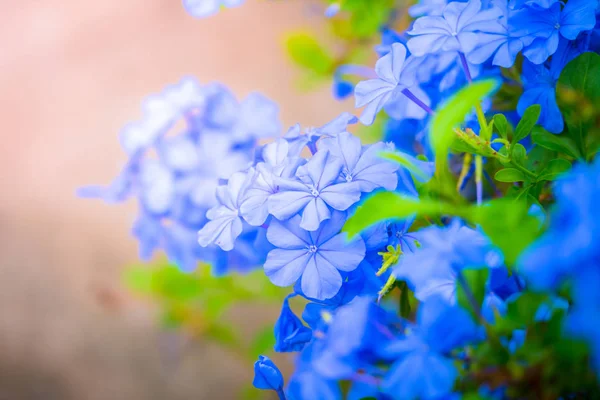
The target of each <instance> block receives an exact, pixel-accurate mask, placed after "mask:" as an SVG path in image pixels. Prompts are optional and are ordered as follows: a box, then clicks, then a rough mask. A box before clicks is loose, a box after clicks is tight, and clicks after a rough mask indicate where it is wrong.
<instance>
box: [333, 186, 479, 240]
mask: <svg viewBox="0 0 600 400" xmlns="http://www.w3.org/2000/svg"><path fill="white" fill-rule="evenodd" d="M469 213H470V210H469V209H468V208H466V207H460V206H454V205H451V204H447V203H441V202H437V201H431V200H418V199H414V198H412V197H407V196H404V195H401V194H399V193H394V192H378V193H376V194H374V195H372V196H371V197H369V198H368V199H367V200H366V201H365V202H364V203H363V204H362V206H360V207H358V209H357V210H356V212H355V213H354V215H352V216H351V217H350V218H349V219H348V221H346V224H345V225H344V228H343V231H344V232H346V233H348V235H349V236H350V237H354V236H356V235H357V234H359V233H360V232H361V231H363V230H364V229H366V228H368V227H370V226H371V225H374V224H376V223H377V222H380V221H383V220H386V219H395V218H406V217H408V216H411V215H413V214H420V215H422V214H426V215H428V216H440V215H444V214H451V215H459V216H461V215H468V214H469Z"/></svg>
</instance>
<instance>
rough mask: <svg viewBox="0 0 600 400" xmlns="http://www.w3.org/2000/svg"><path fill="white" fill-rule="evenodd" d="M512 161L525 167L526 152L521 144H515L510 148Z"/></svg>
mask: <svg viewBox="0 0 600 400" xmlns="http://www.w3.org/2000/svg"><path fill="white" fill-rule="evenodd" d="M511 151H512V160H513V161H514V162H516V163H517V164H519V165H523V166H524V165H526V162H527V150H525V146H523V145H522V144H521V143H517V144H515V145H513V146H511Z"/></svg>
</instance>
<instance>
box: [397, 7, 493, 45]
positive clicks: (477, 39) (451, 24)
mask: <svg viewBox="0 0 600 400" xmlns="http://www.w3.org/2000/svg"><path fill="white" fill-rule="evenodd" d="M501 15H502V12H501V10H499V9H498V8H491V9H488V10H481V1H480V0H470V1H469V2H467V3H458V2H453V3H450V4H448V6H447V7H446V8H445V9H444V11H443V13H442V16H434V17H429V16H426V17H421V18H419V19H417V20H416V21H415V23H414V25H413V27H412V29H411V30H410V31H409V32H408V34H409V35H411V36H413V37H412V38H411V39H410V40H409V41H408V44H407V46H408V49H409V50H410V52H411V54H413V55H415V56H424V55H425V54H430V53H439V52H444V51H455V52H460V53H463V54H468V53H470V52H471V51H472V50H473V49H475V48H476V47H477V46H481V45H483V44H485V42H486V41H488V40H490V38H489V37H487V36H485V35H482V34H481V33H480V32H482V31H483V32H488V31H491V32H496V31H500V30H501V26H500V22H499V18H500V16H501Z"/></svg>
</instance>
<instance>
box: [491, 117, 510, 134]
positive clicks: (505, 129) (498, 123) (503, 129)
mask: <svg viewBox="0 0 600 400" xmlns="http://www.w3.org/2000/svg"><path fill="white" fill-rule="evenodd" d="M493 121H494V128H495V130H496V132H498V135H500V137H501V138H502V139H505V140H506V139H508V133H509V129H510V125H509V124H508V121H507V120H506V117H505V116H504V114H496V115H494V118H493Z"/></svg>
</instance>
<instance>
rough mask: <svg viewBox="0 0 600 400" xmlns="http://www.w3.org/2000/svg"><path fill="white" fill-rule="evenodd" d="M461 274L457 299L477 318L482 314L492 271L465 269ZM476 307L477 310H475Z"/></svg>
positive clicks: (457, 287)
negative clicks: (482, 306) (482, 305)
mask: <svg viewBox="0 0 600 400" xmlns="http://www.w3.org/2000/svg"><path fill="white" fill-rule="evenodd" d="M460 274H461V276H460V277H459V279H458V284H457V285H456V298H457V300H458V302H459V304H460V305H462V306H463V307H464V308H465V309H467V310H469V311H471V312H472V313H473V316H474V317H475V318H477V316H478V315H479V314H480V313H481V304H482V303H483V299H484V297H485V293H486V284H487V280H488V276H489V274H490V271H489V269H487V268H482V269H465V270H462V271H461V272H460ZM465 285H466V286H467V287H465ZM473 303H474V304H473ZM474 307H476V309H473V308H474Z"/></svg>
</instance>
